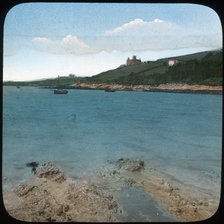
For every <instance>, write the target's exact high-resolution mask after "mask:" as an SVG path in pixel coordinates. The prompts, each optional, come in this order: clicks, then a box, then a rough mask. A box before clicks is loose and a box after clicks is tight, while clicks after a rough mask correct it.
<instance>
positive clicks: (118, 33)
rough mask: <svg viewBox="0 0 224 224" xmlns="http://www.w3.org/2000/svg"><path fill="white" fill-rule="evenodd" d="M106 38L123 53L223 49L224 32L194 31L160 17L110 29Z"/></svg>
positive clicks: (111, 45) (136, 20)
mask: <svg viewBox="0 0 224 224" xmlns="http://www.w3.org/2000/svg"><path fill="white" fill-rule="evenodd" d="M104 35H105V37H107V38H108V43H109V44H108V47H107V48H110V49H116V50H121V51H128V50H133V51H146V50H152V51H154V50H155V51H156V50H159V51H160V50H167V49H168V50H169V49H183V48H192V47H194V48H203V47H213V48H221V47H222V34H221V30H220V32H217V33H214V32H210V31H209V30H204V31H202V30H193V29H192V28H191V29H189V28H186V27H184V26H179V25H177V24H175V23H171V22H169V21H164V20H161V19H159V18H157V19H154V20H152V21H144V20H142V19H139V18H138V19H134V20H132V21H130V22H128V23H125V24H123V25H120V26H118V27H116V28H114V29H112V30H107V31H106V32H105V33H104ZM104 42H105V41H104ZM101 45H103V44H101ZM104 45H105V44H104ZM104 47H105V46H104Z"/></svg>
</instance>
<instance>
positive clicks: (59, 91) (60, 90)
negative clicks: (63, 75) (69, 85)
mask: <svg viewBox="0 0 224 224" xmlns="http://www.w3.org/2000/svg"><path fill="white" fill-rule="evenodd" d="M59 79H60V76H58V79H57V86H59ZM67 93H68V90H67V89H54V94H67Z"/></svg>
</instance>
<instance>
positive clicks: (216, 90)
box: [71, 83, 223, 94]
mask: <svg viewBox="0 0 224 224" xmlns="http://www.w3.org/2000/svg"><path fill="white" fill-rule="evenodd" d="M71 88H74V89H88V90H108V89H109V90H111V91H144V92H173V93H200V94H222V91H223V87H222V86H208V85H188V84H160V85H158V86H152V85H121V84H107V83H91V84H89V83H76V84H73V85H72V86H71Z"/></svg>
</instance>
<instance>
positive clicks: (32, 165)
mask: <svg viewBox="0 0 224 224" xmlns="http://www.w3.org/2000/svg"><path fill="white" fill-rule="evenodd" d="M38 165H39V163H37V162H30V163H27V164H26V166H27V167H32V168H36V167H38Z"/></svg>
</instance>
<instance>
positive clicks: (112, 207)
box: [108, 201, 118, 210]
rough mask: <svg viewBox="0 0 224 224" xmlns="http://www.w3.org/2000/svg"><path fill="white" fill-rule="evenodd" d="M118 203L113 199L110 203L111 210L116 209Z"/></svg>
mask: <svg viewBox="0 0 224 224" xmlns="http://www.w3.org/2000/svg"><path fill="white" fill-rule="evenodd" d="M117 207H118V205H117V202H116V201H112V202H111V203H109V204H108V208H109V209H110V210H111V209H114V208H117Z"/></svg>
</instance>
